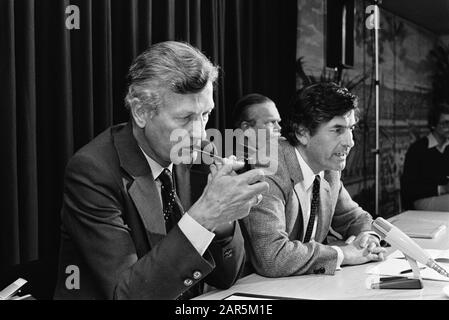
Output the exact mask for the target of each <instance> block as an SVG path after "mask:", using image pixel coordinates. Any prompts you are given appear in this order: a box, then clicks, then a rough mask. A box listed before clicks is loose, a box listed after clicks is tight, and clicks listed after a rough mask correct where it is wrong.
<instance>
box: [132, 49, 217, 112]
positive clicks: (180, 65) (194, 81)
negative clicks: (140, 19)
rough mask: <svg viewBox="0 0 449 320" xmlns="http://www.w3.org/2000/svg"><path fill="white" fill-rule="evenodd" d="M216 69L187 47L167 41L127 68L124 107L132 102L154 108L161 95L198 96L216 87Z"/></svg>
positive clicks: (197, 51)
mask: <svg viewBox="0 0 449 320" xmlns="http://www.w3.org/2000/svg"><path fill="white" fill-rule="evenodd" d="M217 77H218V66H214V65H213V64H212V63H211V62H210V60H209V59H208V58H207V57H206V56H205V55H204V54H203V53H202V52H201V51H200V50H198V49H197V48H194V47H193V46H191V45H190V44H188V43H184V42H177V41H166V42H160V43H156V44H154V45H152V46H150V47H149V48H148V49H147V50H145V51H144V52H143V53H141V54H140V55H139V56H137V57H136V58H135V60H134V62H133V64H132V65H131V67H130V68H129V72H128V76H127V83H128V93H127V94H126V97H125V105H126V107H127V108H128V109H129V108H130V107H131V105H132V104H133V102H134V101H136V99H137V101H139V102H140V103H142V104H146V105H150V106H152V107H153V108H157V107H158V106H159V105H160V104H161V94H162V93H163V92H164V91H166V90H169V91H171V92H173V93H179V94H187V93H197V92H200V91H201V90H203V89H204V87H205V86H206V84H207V83H208V82H209V81H210V82H212V83H215V81H216V80H217Z"/></svg>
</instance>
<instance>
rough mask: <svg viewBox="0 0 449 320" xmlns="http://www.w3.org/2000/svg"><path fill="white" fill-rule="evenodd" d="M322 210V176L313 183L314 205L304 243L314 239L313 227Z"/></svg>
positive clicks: (312, 204)
mask: <svg viewBox="0 0 449 320" xmlns="http://www.w3.org/2000/svg"><path fill="white" fill-rule="evenodd" d="M319 208H320V176H319V175H316V176H315V180H314V181H313V189H312V203H311V206H310V218H309V223H308V224H307V231H306V236H305V237H304V243H305V242H309V241H310V238H311V237H312V231H313V225H314V223H315V216H316V214H317V213H318V209H319Z"/></svg>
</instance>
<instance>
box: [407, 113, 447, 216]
mask: <svg viewBox="0 0 449 320" xmlns="http://www.w3.org/2000/svg"><path fill="white" fill-rule="evenodd" d="M429 127H430V133H429V135H427V136H426V137H423V138H421V139H419V140H417V141H416V142H414V143H413V144H412V145H411V146H410V148H409V149H408V151H407V153H406V155H405V162H404V172H403V175H402V178H401V196H402V205H403V209H404V210H410V209H415V210H429V211H449V147H448V145H449V105H448V104H439V105H437V106H436V107H435V108H434V109H432V110H431V111H430V113H429Z"/></svg>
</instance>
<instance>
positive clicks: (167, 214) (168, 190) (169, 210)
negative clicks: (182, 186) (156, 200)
mask: <svg viewBox="0 0 449 320" xmlns="http://www.w3.org/2000/svg"><path fill="white" fill-rule="evenodd" d="M159 181H160V182H161V196H162V205H163V212H164V220H165V229H166V230H167V233H168V231H170V229H171V228H173V226H174V225H176V224H177V223H178V221H179V219H181V216H182V213H183V211H184V210H183V208H182V205H181V203H180V201H179V199H178V197H177V196H176V191H175V187H174V184H173V178H172V175H171V172H170V170H168V169H167V168H165V169H164V170H163V171H162V172H161V174H160V175H159Z"/></svg>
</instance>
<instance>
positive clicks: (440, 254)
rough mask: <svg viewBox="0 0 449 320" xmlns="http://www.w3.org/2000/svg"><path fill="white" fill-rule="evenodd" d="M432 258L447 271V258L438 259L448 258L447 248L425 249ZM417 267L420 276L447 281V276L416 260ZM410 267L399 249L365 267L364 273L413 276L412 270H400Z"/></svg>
mask: <svg viewBox="0 0 449 320" xmlns="http://www.w3.org/2000/svg"><path fill="white" fill-rule="evenodd" d="M426 251H427V252H428V253H429V254H430V256H431V257H432V258H433V259H437V263H438V264H439V265H440V266H441V267H443V268H444V269H446V270H448V271H449V260H448V261H445V262H442V261H438V260H441V259H449V250H435V249H427V250H426ZM418 267H419V268H420V272H421V277H422V278H423V279H427V280H438V281H448V282H449V278H447V277H445V276H442V275H441V274H439V273H438V272H436V271H435V270H433V269H431V268H429V267H427V266H425V265H423V264H422V263H419V262H418ZM421 268H423V269H421ZM409 269H411V267H410V264H409V263H408V261H407V259H405V257H404V255H403V254H402V252H401V251H399V250H396V251H395V252H393V253H392V254H390V255H389V256H388V257H387V259H386V260H385V261H383V262H381V263H379V264H378V265H376V266H374V267H368V268H367V269H366V273H369V274H376V275H383V276H404V277H411V276H413V272H409V273H402V274H401V272H402V271H405V270H409Z"/></svg>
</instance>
